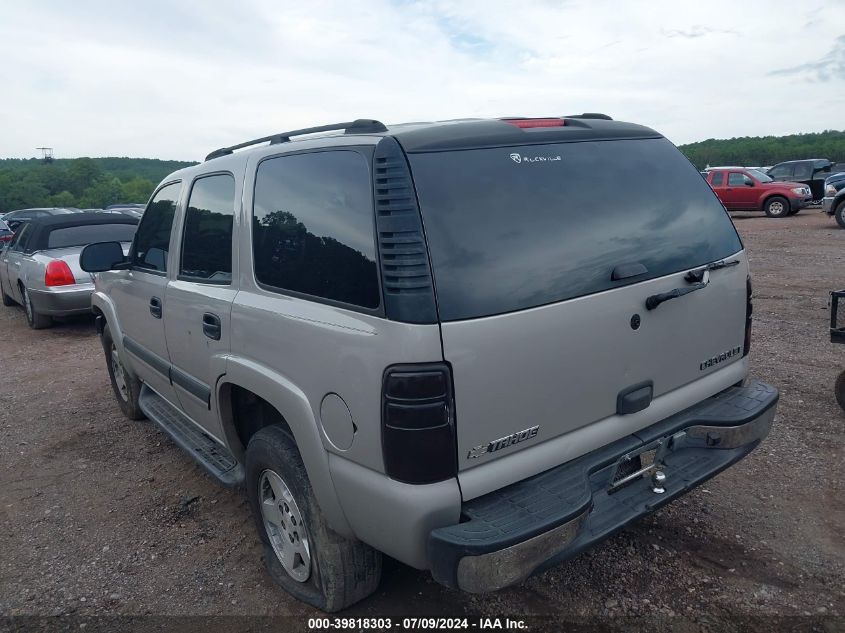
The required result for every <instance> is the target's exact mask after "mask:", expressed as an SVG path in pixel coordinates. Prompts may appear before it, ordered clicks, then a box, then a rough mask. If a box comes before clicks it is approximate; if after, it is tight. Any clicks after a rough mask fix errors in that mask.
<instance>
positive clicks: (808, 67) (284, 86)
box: [0, 0, 845, 159]
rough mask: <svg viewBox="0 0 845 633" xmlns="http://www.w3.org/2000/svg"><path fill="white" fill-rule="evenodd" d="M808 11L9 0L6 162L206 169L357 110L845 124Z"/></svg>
mask: <svg viewBox="0 0 845 633" xmlns="http://www.w3.org/2000/svg"><path fill="white" fill-rule="evenodd" d="M795 6H796V5H795V3H794V2H783V1H774V0H771V1H768V2H745V3H741V4H740V3H736V2H729V1H719V0H714V1H713V2H710V3H707V4H706V5H705V4H701V3H681V2H663V1H661V2H621V1H619V2H595V1H593V2H575V1H572V2H565V1H563V2H561V1H557V2H554V1H552V0H535V1H533V2H531V1H528V0H523V1H522V2H504V1H501V0H484V1H482V0H466V1H464V2H454V1H452V2H446V1H445V0H434V1H432V2H409V1H398V0H397V1H394V2H389V1H387V0H371V1H368V2H362V3H350V2H342V1H336V2H329V1H327V0H322V1H315V2H308V3H301V2H291V3H280V2H276V1H273V0H242V1H241V2H240V3H231V2H225V3H224V2H198V1H191V2H182V3H179V4H170V3H166V2H163V1H162V0H156V1H155V2H145V3H133V4H131V5H129V4H125V5H124V4H123V3H114V2H103V1H87V2H86V1H81V0H80V1H76V2H69V1H68V2H53V3H26V4H23V3H20V4H18V5H17V6H16V5H14V4H13V3H4V5H2V6H0V56H2V59H3V60H4V62H3V64H2V67H0V86H2V93H0V156H32V155H34V154H35V153H36V152H35V149H34V148H35V147H37V146H40V145H45V144H46V145H52V146H53V147H55V149H56V155H57V156H79V155H92V156H102V155H129V156H155V157H161V158H184V159H199V158H201V157H202V156H204V155H205V153H207V152H208V151H210V150H211V149H213V148H215V147H217V146H220V145H225V144H229V143H234V142H238V141H241V140H245V139H247V138H250V137H255V136H262V135H265V134H268V133H272V132H275V131H280V130H284V129H291V128H297V127H303V126H307V125H314V124H321V123H326V122H330V121H337V120H348V119H351V118H357V117H372V118H378V119H381V120H384V121H386V122H399V121H405V120H421V119H437V118H456V117H465V116H502V115H524V116H542V115H557V114H569V113H574V112H582V111H602V112H607V113H608V114H610V115H611V116H614V117H615V118H619V119H625V120H631V121H635V122H638V123H644V124H646V125H651V126H653V127H655V128H656V129H657V130H659V131H661V132H663V133H664V134H666V135H667V136H668V137H669V138H671V139H672V140H673V141H675V142H677V143H683V142H690V141H695V140H701V139H704V138H710V137H730V136H744V135H759V134H785V133H792V132H799V131H819V130H822V129H829V128H842V127H845V126H843V119H842V103H843V99H845V77H843V73H842V61H841V60H842V57H841V50H842V49H841V46H842V44H841V42H842V40H837V38H838V37H839V36H840V35H841V30H842V25H843V24H845V3H841V2H837V1H835V0H834V1H830V2H825V3H820V4H819V5H817V6H815V7H812V10H809V8H808V9H806V10H804V11H796V10H795ZM837 47H838V48H837Z"/></svg>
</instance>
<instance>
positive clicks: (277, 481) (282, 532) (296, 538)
mask: <svg viewBox="0 0 845 633" xmlns="http://www.w3.org/2000/svg"><path fill="white" fill-rule="evenodd" d="M258 499H259V503H260V505H261V517H262V519H263V520H264V529H265V530H266V532H267V536H268V537H269V539H270V545H272V547H273V551H274V552H275V553H276V557H277V558H278V559H279V562H280V563H281V564H282V567H284V569H285V571H286V572H287V573H288V575H289V576H290V577H291V578H293V579H294V580H296V581H297V582H305V581H306V580H308V578H309V577H310V576H311V545H310V543H309V541H308V532H307V531H306V529H305V523H304V522H303V520H302V513H301V512H300V511H299V506H298V505H297V504H296V500H295V499H294V498H293V494H292V493H291V491H290V488H288V486H287V484H286V483H285V482H284V480H283V479H282V478H281V477H280V476H279V475H278V473H276V472H274V471H272V470H269V469H268V470H265V471H264V472H263V473H261V477H259V479H258Z"/></svg>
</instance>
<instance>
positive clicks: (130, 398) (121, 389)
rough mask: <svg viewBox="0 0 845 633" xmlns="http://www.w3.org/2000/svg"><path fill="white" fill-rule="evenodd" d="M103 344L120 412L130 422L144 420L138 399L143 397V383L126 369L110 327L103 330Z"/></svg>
mask: <svg viewBox="0 0 845 633" xmlns="http://www.w3.org/2000/svg"><path fill="white" fill-rule="evenodd" d="M102 342H103V351H104V352H105V354H106V367H107V368H108V370H109V379H110V380H111V388H112V391H114V396H115V398H116V399H117V404H118V406H120V410H121V411H122V412H123V415H125V416H126V417H127V418H129V419H130V420H143V419H144V417H145V416H144V412H143V411H141V407H140V406H139V404H138V397H139V396H140V395H141V381H140V380H138V379H137V378H136V377H135V376H133V375H132V374H130V373H129V371H128V370H127V369H126V367H124V365H123V360H122V359H121V358H120V353H119V352H118V350H117V347H116V346H115V344H114V340H113V339H112V335H111V330H110V329H109V326H108V325H106V326H105V327H104V328H103V336H102Z"/></svg>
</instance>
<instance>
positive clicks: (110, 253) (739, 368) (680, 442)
mask: <svg viewBox="0 0 845 633" xmlns="http://www.w3.org/2000/svg"><path fill="white" fill-rule="evenodd" d="M246 148H249V149H246ZM240 149H244V151H235V150H240ZM82 265H83V267H84V268H85V269H86V270H88V271H90V272H99V273H100V274H99V275H98V276H97V278H96V290H95V293H94V295H93V308H94V311H95V313H96V314H97V315H98V323H99V326H100V331H101V333H102V342H103V346H104V348H105V355H106V362H107V367H108V371H109V375H110V377H111V382H112V387H113V388H114V392H115V394H116V396H117V400H118V403H119V404H120V407H121V408H122V410H123V412H124V413H125V414H126V416H127V417H129V418H131V419H140V418H142V417H144V416H146V417H147V418H150V419H151V420H153V421H155V422H156V423H157V424H159V425H160V426H161V427H162V428H163V429H164V430H165V431H167V432H168V433H169V434H170V435H171V436H172V437H173V439H174V440H175V441H176V442H177V443H178V444H179V445H181V446H182V447H183V448H185V449H186V450H187V451H188V452H189V453H190V454H191V455H192V456H193V457H194V458H195V459H196V460H198V461H199V462H200V464H202V465H203V466H204V467H205V468H206V469H207V470H208V471H209V472H210V473H211V474H212V475H214V476H215V477H217V478H218V479H220V480H221V481H222V482H224V483H226V484H230V485H243V486H244V487H245V489H246V494H247V495H248V497H249V501H250V504H251V507H252V511H253V514H254V517H255V522H256V527H257V529H258V532H259V534H260V535H261V539H262V541H263V542H264V544H265V546H266V562H267V566H268V569H269V571H270V574H271V575H272V576H273V578H274V579H275V580H276V581H277V582H278V583H279V584H280V585H281V586H282V587H283V588H284V589H286V590H287V591H288V592H289V593H291V594H292V595H294V596H296V597H297V598H300V599H301V600H304V601H306V602H308V603H310V604H312V605H315V606H317V607H319V608H321V609H324V610H326V611H336V610H338V609H342V608H344V607H346V606H348V605H350V604H352V603H353V602H355V601H357V600H360V599H362V598H364V597H365V596H367V595H369V594H370V593H371V592H373V591H374V590H375V589H376V587H377V585H378V582H379V577H380V573H381V559H382V553H384V554H387V555H389V556H392V557H394V558H396V559H398V560H400V561H402V562H404V563H406V564H408V565H410V566H412V567H416V568H419V569H427V570H430V571H431V573H432V575H433V577H434V578H435V579H436V580H437V581H438V582H440V583H442V584H444V585H447V586H449V587H454V588H460V589H463V590H466V591H470V592H487V591H493V590H497V589H500V588H502V587H505V586H508V585H511V584H514V583H518V582H520V581H522V580H524V579H525V578H527V577H528V576H529V575H531V574H533V573H536V572H538V571H541V570H543V569H545V568H548V567H549V566H551V565H555V564H558V563H559V562H561V561H563V560H565V559H567V558H570V557H572V556H574V555H576V554H578V553H579V552H581V551H583V550H584V549H585V548H587V547H590V546H591V545H593V544H594V543H596V542H598V541H600V540H601V539H603V538H605V537H607V536H608V535H610V534H611V533H613V532H614V531H616V530H618V529H619V528H621V527H622V526H624V525H625V524H627V523H629V522H631V521H633V520H636V519H637V518H639V517H641V516H643V515H645V514H647V513H649V512H652V511H654V510H655V509H657V508H659V507H661V506H662V505H664V504H666V503H668V502H669V501H671V500H672V499H675V498H677V497H679V496H680V495H683V494H684V493H686V492H688V491H689V490H690V489H691V488H693V487H695V486H696V485H698V484H700V483H701V482H703V481H705V480H706V479H708V478H709V477H712V476H714V475H715V474H717V473H718V472H720V471H721V470H723V469H724V468H726V467H727V466H729V465H731V464H733V463H734V462H736V461H738V460H739V459H741V458H742V457H744V456H745V455H746V454H748V453H749V452H750V451H751V450H753V449H754V448H755V447H756V446H757V445H758V444H759V443H760V441H761V440H762V439H763V438H764V437H765V436H766V434H767V433H768V431H769V428H770V426H771V423H772V420H773V418H774V415H775V408H776V403H777V398H778V395H777V391H776V390H775V389H774V388H773V387H770V386H768V385H766V384H764V383H761V382H756V381H747V380H746V376H747V374H748V366H749V362H748V356H747V355H748V350H749V345H750V332H751V284H750V278H749V274H748V261H747V256H746V252H745V250H744V248H743V245H742V242H741V241H740V238H739V236H738V235H737V233H736V231H735V229H734V227H733V225H732V223H731V221H730V219H729V217H728V215H727V214H726V212H725V210H724V208H723V207H722V206H721V204H720V203H719V201H718V199H717V198H716V196H715V195H714V194H713V191H712V190H711V189H710V187H709V186H708V185H707V183H706V182H705V181H704V180H703V179H702V178H701V176H700V175H699V174H698V173H697V172H696V170H695V168H694V167H693V166H692V165H691V164H690V163H689V162H688V161H687V160H686V159H685V158H684V157H683V156H682V155H681V153H680V152H679V151H678V150H677V149H676V148H675V147H674V146H673V145H672V144H671V143H670V142H669V141H668V140H666V139H665V138H663V137H662V136H661V135H660V134H658V133H656V132H654V131H653V130H650V129H648V128H645V127H641V126H638V125H633V124H629V123H622V122H616V121H612V120H609V118H608V117H606V116H604V115H597V114H585V115H579V116H571V117H564V118H552V119H495V120H489V119H488V120H460V121H447V122H436V123H413V124H405V125H394V126H389V127H387V126H385V125H383V124H381V123H379V122H378V121H372V120H357V121H354V122H349V123H342V124H337V125H327V126H321V127H317V128H310V129H305V130H296V131H292V132H284V133H280V134H276V135H273V136H268V137H264V138H261V139H257V140H255V141H250V142H246V143H241V144H239V145H235V146H233V147H227V148H223V149H220V150H217V151H215V152H212V153H211V154H210V155H209V156H208V157H207V159H206V161H205V162H203V163H202V164H200V165H197V166H194V167H190V168H187V169H183V170H181V171H177V172H175V173H173V174H172V175H170V176H168V177H167V178H166V179H165V180H164V182H163V183H162V184H161V185H160V186H159V188H158V189H157V190H156V192H155V193H154V194H153V196H152V199H151V200H150V202H149V205H148V206H147V208H146V211H145V213H144V215H143V219H142V220H141V223H140V225H139V227H138V231H137V234H136V236H135V241H134V242H133V244H132V248H131V250H130V252H129V255H128V256H124V252H123V250H122V249H121V247H120V245H119V244H117V243H101V244H96V245H92V246H89V247H87V248H86V250H85V251H84V253H83V256H82Z"/></svg>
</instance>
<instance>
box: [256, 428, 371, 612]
mask: <svg viewBox="0 0 845 633" xmlns="http://www.w3.org/2000/svg"><path fill="white" fill-rule="evenodd" d="M246 486H247V494H248V496H249V503H250V506H251V508H252V514H253V517H254V518H255V523H256V527H257V528H258V533H259V536H260V537H261V541H262V542H263V543H264V561H265V563H266V564H267V569H268V571H269V572H270V575H271V576H272V578H273V580H274V581H276V583H277V584H278V585H280V586H281V587H282V589H284V590H285V591H287V592H288V593H289V594H291V595H292V596H293V597H295V598H298V599H299V600H302V601H303V602H306V603H308V604H310V605H312V606H314V607H317V608H318V609H322V610H323V611H327V612H330V613H331V612H334V611H339V610H341V609H344V608H346V607H348V606H349V605H351V604H354V603H355V602H358V601H359V600H362V599H363V598H366V597H367V596H369V595H370V594H371V593H373V592H374V591H375V590H376V588H377V587H378V583H379V580H380V579H381V553H380V552H378V551H376V550H374V549H373V548H372V547H370V546H369V545H366V544H364V543H362V542H360V541H357V540H353V539H348V538H345V537H343V536H341V535H339V534H337V533H336V532H334V531H333V530H332V529H331V528H330V527H329V526H328V524H327V523H326V520H325V518H324V517H323V513H322V512H321V511H320V506H319V505H318V504H317V500H316V499H315V497H314V492H313V490H312V488H311V483H310V482H309V480H308V474H307V473H306V472H305V465H304V464H303V463H302V458H301V457H300V456H299V451H298V450H297V447H296V444H295V443H294V441H293V438H291V436H290V435H289V434H288V433H287V432H286V431H285V430H284V429H283V428H282V427H280V426H268V427H265V428H263V429H261V430H260V431H258V433H256V434H255V435H253V436H252V439H250V441H249V446H247V451H246Z"/></svg>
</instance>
